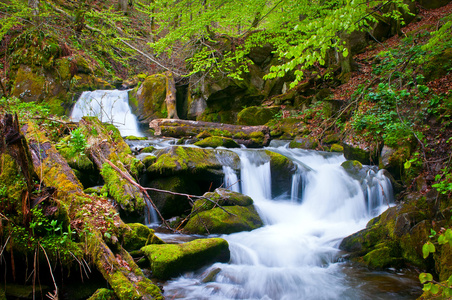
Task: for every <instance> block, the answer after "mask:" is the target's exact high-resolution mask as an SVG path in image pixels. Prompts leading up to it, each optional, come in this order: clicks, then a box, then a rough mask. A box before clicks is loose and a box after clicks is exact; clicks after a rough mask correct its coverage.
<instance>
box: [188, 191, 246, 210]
mask: <svg viewBox="0 0 452 300" xmlns="http://www.w3.org/2000/svg"><path fill="white" fill-rule="evenodd" d="M203 197H204V198H208V199H210V200H211V201H209V200H206V199H199V200H196V201H195V203H194V205H193V209H192V211H197V212H201V211H205V210H209V209H212V208H214V207H216V206H218V205H221V206H234V205H238V206H248V205H252V204H253V199H251V197H249V196H247V195H243V194H241V193H237V192H233V191H231V190H228V189H224V188H217V189H215V191H214V192H208V193H205V194H204V195H203Z"/></svg>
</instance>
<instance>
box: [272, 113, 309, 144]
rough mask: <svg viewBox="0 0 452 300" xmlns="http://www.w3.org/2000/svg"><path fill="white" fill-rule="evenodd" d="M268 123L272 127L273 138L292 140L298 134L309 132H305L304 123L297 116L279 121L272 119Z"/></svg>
mask: <svg viewBox="0 0 452 300" xmlns="http://www.w3.org/2000/svg"><path fill="white" fill-rule="evenodd" d="M266 125H267V126H269V127H270V134H271V136H272V137H273V138H279V139H284V140H290V139H293V138H295V137H296V136H297V135H300V134H304V133H306V134H307V133H309V131H306V132H305V129H304V123H303V122H301V121H300V120H298V119H296V118H285V119H282V120H279V121H278V122H276V121H273V120H272V121H270V122H268V123H267V124H266Z"/></svg>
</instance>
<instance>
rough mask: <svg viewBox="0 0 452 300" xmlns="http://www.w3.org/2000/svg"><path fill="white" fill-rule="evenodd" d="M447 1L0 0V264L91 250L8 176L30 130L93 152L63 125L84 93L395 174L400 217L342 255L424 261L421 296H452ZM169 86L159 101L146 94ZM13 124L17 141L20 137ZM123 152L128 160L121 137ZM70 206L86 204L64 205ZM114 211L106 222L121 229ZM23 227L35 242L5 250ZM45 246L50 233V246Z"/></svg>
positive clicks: (451, 8)
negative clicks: (125, 97) (18, 257)
mask: <svg viewBox="0 0 452 300" xmlns="http://www.w3.org/2000/svg"><path fill="white" fill-rule="evenodd" d="M449 2H450V1H446V0H437V1H422V0H421V1H402V0H394V1H361V0H356V1H351V0H347V1H345V0H334V1H295V2H294V1H286V0H279V1H268V0H265V1H264V0H257V1H256V0H254V1H248V0H243V1H217V0H204V1H190V0H180V1H167V0H152V1H151V0H149V1H147V0H128V1H124V0H120V1H94V0H93V1H89V0H85V1H65V0H61V1H60V0H55V1H38V0H29V1H19V0H2V1H1V2H0V19H1V28H0V41H1V44H0V66H1V68H0V87H1V90H0V96H1V98H0V113H1V114H2V115H4V114H7V113H12V114H17V116H18V120H17V121H14V122H13V121H7V118H6V117H5V118H3V122H2V126H0V129H2V130H3V131H2V144H1V147H0V150H1V151H0V153H1V154H2V164H1V166H0V199H1V201H2V202H0V208H1V210H0V233H1V241H2V244H1V245H3V246H2V247H1V248H0V250H1V251H0V256H2V253H3V251H4V250H6V251H8V252H10V253H14V251H18V252H21V251H22V252H24V253H27V251H28V255H30V253H32V252H33V251H35V250H30V249H41V248H42V249H44V248H46V247H47V248H46V250H47V251H48V252H49V253H50V252H52V251H53V252H54V254H55V253H64V254H62V255H61V257H63V258H62V259H61V258H60V259H61V260H62V261H63V264H65V263H66V261H65V260H67V261H70V260H72V259H71V257H72V256H73V257H74V258H75V259H76V260H79V262H80V257H83V251H84V250H83V249H80V248H77V246H75V244H74V245H72V244H70V246H67V247H66V248H65V250H62V248H61V249H60V245H59V244H58V243H60V241H59V240H57V241H55V239H54V236H53V235H50V236H47V235H45V234H44V231H43V232H41V233H37V234H35V232H34V230H33V228H34V227H33V226H36V225H33V224H38V223H39V222H41V223H43V222H44V223H45V225H46V226H47V228H48V229H51V228H53V229H54V230H55V229H57V227H58V226H59V225H58V224H65V225H64V226H66V227H67V226H69V227H67V228H66V227H64V228H63V227H61V228H60V229H59V230H60V231H61V232H64V233H66V235H64V237H65V238H64V239H65V242H66V241H68V240H71V239H72V240H74V243H76V242H77V243H78V242H80V241H81V240H83V237H82V231H77V235H80V237H79V238H78V239H75V238H71V237H70V236H71V233H72V232H73V231H74V229H75V228H78V227H77V226H76V225H74V223H71V222H69V223H68V221H65V222H61V223H58V224H57V223H56V221H55V222H52V223H51V221H50V220H48V221H44V220H45V219H46V218H45V217H44V216H43V215H42V213H40V212H36V211H35V212H34V213H28V212H26V210H24V209H23V207H22V206H20V205H17V204H12V203H13V202H14V201H19V202H21V201H22V202H21V205H22V204H23V203H25V202H24V201H25V200H23V199H25V198H27V197H28V198H27V199H28V200H27V201H31V200H30V199H31V198H30V197H29V196H26V197H25V196H23V195H22V194H21V195H19V196H18V195H15V194H14V193H16V192H17V193H19V191H21V189H22V188H23V187H17V185H15V182H14V180H13V181H11V174H13V173H11V172H10V171H8V170H9V169H8V166H9V165H8V163H7V161H8V159H10V157H15V159H16V160H17V161H20V160H29V158H26V155H25V156H24V154H23V153H22V152H20V151H22V150H19V149H16V150H7V149H9V148H8V147H12V145H15V144H14V142H15V141H16V140H17V139H18V137H19V136H20V134H21V133H20V129H19V128H20V127H22V126H23V125H25V124H27V126H28V127H27V128H28V131H27V133H26V134H25V133H24V134H25V135H26V138H27V140H30V141H35V142H36V143H37V144H39V143H41V142H42V141H44V140H45V141H48V142H49V144H52V145H57V144H58V143H59V142H60V141H61V140H63V139H66V144H65V145H62V144H61V142H60V145H59V147H58V151H59V152H61V153H63V152H65V151H66V155H68V156H67V157H69V158H70V157H71V156H74V155H76V154H77V153H78V154H80V153H83V152H84V151H88V150H86V149H85V148H87V147H88V145H87V144H86V141H85V140H86V139H85V136H87V135H88V132H90V129H91V128H97V126H98V125H95V124H94V123H89V124H88V125H87V124H85V125H83V126H85V127H86V128H88V129H86V131H83V130H85V129H79V127H78V126H81V125H78V124H73V123H71V122H70V121H69V120H68V119H67V116H68V114H69V112H70V110H71V108H72V106H73V105H74V103H75V101H76V100H77V99H78V97H79V95H80V94H81V92H83V91H87V90H96V89H115V88H118V89H130V90H131V92H130V99H131V100H130V101H131V105H132V106H135V108H134V109H135V110H136V111H137V112H139V114H140V115H139V119H140V121H141V122H142V123H143V124H145V126H146V124H148V122H149V121H150V120H152V119H154V118H165V117H171V116H173V117H174V116H178V117H179V118H181V119H191V120H199V121H210V122H218V123H231V124H241V125H266V126H268V127H269V129H270V133H271V136H272V139H283V140H291V141H292V143H291V146H292V147H300V148H306V149H316V150H324V151H340V152H344V155H345V157H346V158H347V159H349V160H355V161H357V162H359V163H360V164H374V165H378V166H379V167H380V168H384V169H386V170H388V172H389V173H390V174H391V177H392V182H393V186H394V189H395V193H396V196H397V203H398V205H397V207H395V208H393V209H390V210H388V212H386V213H385V214H383V215H382V216H380V217H378V218H376V219H375V220H373V221H372V222H370V223H369V225H368V227H367V228H366V229H365V230H364V231H363V232H360V233H359V234H357V235H355V236H352V237H349V238H347V239H346V240H345V241H344V242H343V245H342V247H343V249H344V250H347V251H349V252H351V253H353V254H352V255H351V256H350V257H351V259H354V260H356V261H358V262H360V263H362V264H364V265H367V266H369V267H371V268H387V267H394V266H397V267H400V266H403V267H406V266H414V267H416V268H418V269H419V270H420V272H421V277H420V280H421V282H422V283H423V284H425V285H424V291H425V293H424V296H425V297H435V295H436V296H438V297H445V298H447V297H450V295H451V286H452V262H451V260H450V257H451V255H450V253H451V245H452V231H451V229H450V225H451V217H452V202H451V194H452V170H451V168H452V166H451V161H452V151H451V143H452V131H451V120H452V119H451V114H452V92H451V91H452V14H451V12H452V4H451V3H449ZM168 82H172V83H174V87H175V91H174V95H175V96H174V97H175V99H176V103H177V113H174V112H171V107H169V106H166V104H165V99H166V97H167V94H168V90H169V88H168ZM157 87H158V88H157ZM158 89H162V91H163V92H162V93H160V94H162V95H161V96H158V95H154V94H152V92H149V90H154V91H156V90H158ZM165 89H166V90H165ZM138 91H139V92H138ZM160 92H161V91H160ZM143 95H148V96H143ZM149 95H150V96H149ZM144 97H148V98H149V97H155V98H152V99H153V100H152V103H159V105H153V104H152V105H151V104H146V102H145V100H143V99H144ZM159 97H160V98H159ZM13 125H14V126H16V127H14V126H13ZM33 126H34V127H33ZM12 127H14V128H15V129H14V130H16V131H15V132H16V133H17V134H16V135H12V134H11V132H10V131H8V130H9V129H8V128H12ZM100 131H101V129H99V132H100ZM82 132H83V133H82ZM22 133H23V129H22ZM116 138H118V139H119V138H120V137H115V139H116ZM115 141H116V140H115ZM112 144H114V145H115V147H119V148H118V149H119V150H118V153H119V152H121V151H120V146H118V145H119V142H118V144H115V143H113V142H112ZM14 147H15V146H14ZM29 147H30V148H32V146H29ZM25 148H27V147H25ZM32 150H33V149H32ZM8 151H13V152H14V153H16V154H17V155H16V156H14V155H12V154H11V153H9V152H8ZM26 151H27V150H26ZM6 153H9V154H8V155H10V156H8V159H6V158H5V157H7V156H6V155H7V154H6ZM68 153H69V154H68ZM121 159H124V161H128V163H124V164H125V165H126V164H129V165H131V164H132V163H131V161H130V160H128V158H127V159H126V158H122V157H121ZM29 163H30V164H31V162H30V161H29ZM100 165H102V163H101V164H100ZM27 168H30V169H32V168H31V167H30V166H28V167H27ZM27 168H25V167H24V165H22V166H21V170H22V172H23V173H20V172H18V173H17V174H15V175H14V176H16V175H17V176H18V177H17V178H19V177H21V176H22V175H23V174H25V173H26V172H25V171H24V170H25V169H27ZM129 171H130V172H131V173H132V174H133V173H134V172H133V170H129ZM30 172H31V171H30ZM62 172H64V171H62ZM37 173H38V174H34V175H33V176H31V177H30V178H27V176H25V179H24V181H23V184H24V185H27V186H28V187H27V188H28V192H29V193H30V195H31V194H32V193H33V189H34V188H35V187H34V186H35V185H36V184H37V185H38V186H39V187H41V184H40V182H42V179H36V178H38V177H39V172H37ZM21 174H22V175H21ZM36 176H37V177H36ZM34 177H36V178H35V179H34V180H35V182H33V180H32V179H31V178H34ZM57 181H58V180H57ZM48 186H50V184H48ZM64 189H66V192H67V193H71V191H72V190H71V188H68V187H65V188H63V189H62V190H64ZM74 189H75V190H78V189H79V187H77V188H74ZM38 190H39V193H37V192H36V191H35V193H34V194H35V195H38V196H36V197H35V198H33V199H35V201H38V202H39V203H42V201H43V200H42V199H43V198H40V197H45V193H44V189H41V188H39V189H38ZM47 193H50V192H49V191H47ZM19 194H20V193H19ZM16 196H17V197H16ZM65 197H66V198H67V197H68V196H67V195H66V196H65ZM71 197H72V196H71ZM71 197H70V198H71ZM66 198H65V199H66ZM18 199H19V200H18ZM36 199H38V200H36ZM39 199H40V200H39ZM13 200H14V201H13ZM65 201H66V200H65ZM71 201H79V200H74V199H72V198H71V200H70V201H69V202H65V203H66V204H65V205H69V204H67V203H70V202H71ZM92 201H94V202H93V203H92V204H90V205H95V204H96V203H97V202H96V201H97V200H92ZM38 202H36V203H38ZM57 202H58V201H57ZM63 202H64V201H63ZM82 202H83V201H82ZM31 203H33V201H32V202H31ZM52 205H54V204H52ZM52 205H50V206H52ZM99 205H101V207H103V208H102V209H104V210H106V211H110V210H113V208H110V207H106V206H108V205H107V204H105V203H103V204H99ZM56 206H59V205H56ZM63 206H64V205H63ZM29 209H30V211H31V207H29ZM17 211H21V212H20V213H17ZM47 213H49V214H50V212H47ZM53 213H54V212H53ZM65 213H67V214H69V215H70V210H69V211H66V212H65ZM51 215H52V216H54V214H51ZM113 215H114V213H112V216H111V220H109V221H108V222H116V223H117V222H120V221H118V220H117V219H115V218H116V217H117V216H116V215H114V216H113ZM64 218H65V217H64V216H57V217H55V218H54V220H60V219H64ZM66 218H67V216H66ZM70 218H72V216H71V217H70ZM77 218H79V219H78V220H83V218H82V217H80V216H78V217H77ZM73 220H75V219H73ZM80 222H81V221H80ZM90 222H91V221H90ZM96 222H97V223H96ZM98 222H99V220H97V221H95V222H94V223H93V224H97V225H98ZM108 222H107V223H108ZM121 222H122V221H121ZM108 224H109V223H108ZM111 224H113V223H111ZM97 225H96V226H97ZM61 226H63V225H61ZM71 226H72V227H71ZM106 226H107V225H106ZM121 226H122V225H121ZM121 226H119V227H121ZM12 231H15V232H16V235H14V234H13V235H11V234H10V232H12ZM85 231H86V230H85ZM23 232H27V234H28V235H29V236H30V238H29V240H27V241H24V240H20V239H17V240H15V241H14V243H9V241H10V237H14V236H16V237H18V236H20V235H21V234H22V233H23ZM100 232H101V234H100V236H97V241H98V242H96V243H95V244H92V243H91V244H90V247H92V249H93V248H96V247H100V246H99V245H101V246H102V247H103V245H104V244H103V243H104V242H102V241H108V242H109V243H112V242H111V240H109V239H110V238H111V235H110V234H108V235H110V237H108V235H107V236H105V232H106V231H105V230H104V231H102V230H100ZM75 233H76V232H74V234H75ZM121 234H123V233H117V235H118V236H120V235H121ZM38 236H41V237H44V236H46V237H50V239H49V240H48V241H47V242H48V243H47V244H46V243H45V242H44V241H43V240H39V239H38ZM11 239H14V238H11ZM55 244H56V245H55ZM113 244H114V243H113ZM1 245H0V246H1ZM7 245H9V246H8V247H7ZM14 247H16V248H14ZM27 247H28V248H30V249H28V250H27V249H25V248H27ZM63 248H64V247H63ZM92 249H91V250H92ZM96 249H98V248H96ZM85 250H86V249H85ZM30 251H31V252H30ZM44 252H45V251H44ZM59 255H60V254H58V255H56V254H55V257H57V256H59ZM76 257H79V258H76ZM122 259H123V260H127V259H128V258H124V257H123V258H122ZM100 264H102V263H100ZM81 265H83V264H81ZM137 276H138V275H137ZM104 277H107V275H105V274H104ZM115 291H116V290H115ZM117 294H118V292H117ZM117 296H118V295H117ZM0 298H1V293H0Z"/></svg>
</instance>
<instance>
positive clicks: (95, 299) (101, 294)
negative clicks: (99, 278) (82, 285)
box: [88, 288, 116, 300]
mask: <svg viewBox="0 0 452 300" xmlns="http://www.w3.org/2000/svg"><path fill="white" fill-rule="evenodd" d="M88 300H116V295H115V292H113V291H112V290H109V289H105V288H101V289H98V290H97V291H96V292H95V293H94V294H93V295H92V296H91V297H89V298H88Z"/></svg>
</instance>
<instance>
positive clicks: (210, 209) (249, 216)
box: [184, 189, 263, 234]
mask: <svg viewBox="0 0 452 300" xmlns="http://www.w3.org/2000/svg"><path fill="white" fill-rule="evenodd" d="M204 197H211V198H213V199H214V200H213V201H215V202H216V203H218V205H221V204H220V203H223V204H224V207H223V205H221V206H222V207H223V208H220V207H218V206H216V205H214V204H213V203H211V202H210V201H208V200H204V199H200V200H197V201H195V204H194V206H193V209H192V213H191V217H190V219H189V221H188V222H187V224H186V225H185V227H184V231H185V232H188V233H195V234H206V233H207V234H209V233H219V234H221V233H224V234H228V233H233V232H240V231H250V230H253V229H256V228H259V227H261V226H263V222H262V220H261V218H260V217H259V214H258V213H257V211H256V209H255V208H254V205H253V204H252V199H251V198H249V197H247V196H243V195H241V194H240V193H236V192H232V191H226V190H224V189H217V190H215V193H214V194H213V195H212V194H210V193H207V194H204ZM250 202H251V204H250Z"/></svg>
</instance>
